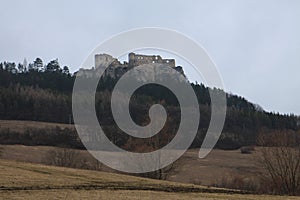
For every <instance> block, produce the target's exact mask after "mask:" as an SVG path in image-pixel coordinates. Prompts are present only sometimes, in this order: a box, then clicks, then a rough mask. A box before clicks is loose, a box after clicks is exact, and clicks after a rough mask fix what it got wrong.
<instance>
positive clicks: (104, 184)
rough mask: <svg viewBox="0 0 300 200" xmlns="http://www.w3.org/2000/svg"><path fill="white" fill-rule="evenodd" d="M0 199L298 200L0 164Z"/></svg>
mask: <svg viewBox="0 0 300 200" xmlns="http://www.w3.org/2000/svg"><path fill="white" fill-rule="evenodd" d="M0 176H1V179H0V198H1V199H25V200H26V199H84V198H87V199H211V200H213V199H233V200H234V199H247V200H252V199H253V200H254V199H271V200H272V199H274V200H275V199H300V198H297V197H280V196H266V195H249V194H239V193H240V192H239V191H235V190H227V189H218V188H210V187H204V186H197V185H192V184H182V183H174V182H168V181H158V180H152V179H145V178H139V177H133V176H126V175H119V174H114V173H107V172H99V171H92V170H79V169H71V168H63V167H54V166H45V165H39V164H30V163H23V162H16V161H7V160H3V159H2V160H0Z"/></svg>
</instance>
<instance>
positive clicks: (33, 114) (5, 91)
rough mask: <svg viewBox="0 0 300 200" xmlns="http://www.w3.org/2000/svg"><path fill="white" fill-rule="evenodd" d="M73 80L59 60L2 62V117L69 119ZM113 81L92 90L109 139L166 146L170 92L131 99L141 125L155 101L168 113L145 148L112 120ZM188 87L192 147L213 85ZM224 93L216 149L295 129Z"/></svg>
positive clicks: (173, 120) (172, 110) (145, 90)
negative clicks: (195, 118) (194, 124)
mask: <svg viewBox="0 0 300 200" xmlns="http://www.w3.org/2000/svg"><path fill="white" fill-rule="evenodd" d="M74 80H75V74H71V73H70V72H69V69H68V67H66V66H64V67H60V64H59V62H58V60H54V61H51V62H49V63H48V64H47V65H43V62H42V60H41V59H40V58H37V59H36V60H35V61H34V62H33V63H32V64H29V65H27V64H26V63H25V64H14V63H8V62H4V63H0V119H6V120H11V119H14V120H34V121H46V122H57V123H73V120H72V110H71V108H72V89H73V84H74ZM115 83H116V80H114V79H111V78H109V77H106V78H102V79H101V80H100V81H99V85H98V89H97V93H96V112H97V116H98V119H99V121H100V124H101V125H103V126H104V130H106V132H107V135H108V137H109V138H110V139H111V140H112V141H113V142H114V143H116V144H118V145H120V146H123V147H124V148H127V149H129V150H136V149H137V148H140V149H138V151H149V149H153V148H154V149H155V148H159V147H160V146H164V145H165V144H167V143H168V142H169V141H170V140H171V139H172V138H173V137H174V135H175V134H176V132H177V129H178V125H179V123H180V107H179V104H178V101H177V99H176V97H175V96H174V94H173V93H172V92H170V91H169V90H168V89H166V88H164V87H162V86H159V85H155V84H153V85H146V86H143V87H141V88H139V89H138V90H137V91H136V92H135V93H134V95H133V97H132V98H131V102H130V114H131V116H132V118H133V120H134V121H135V122H136V123H137V124H139V125H145V124H147V123H149V116H148V111H149V108H150V106H151V105H153V104H155V103H159V104H162V105H163V106H164V107H165V108H166V110H167V113H168V120H167V124H166V125H165V127H164V128H163V130H162V131H161V133H160V134H158V135H159V136H160V137H159V138H158V136H154V137H153V138H150V139H149V140H148V141H147V140H146V143H147V144H151V145H149V146H150V147H149V148H148V149H147V148H144V147H141V146H143V145H142V144H143V143H144V142H145V140H143V141H141V140H139V139H137V138H133V137H130V136H128V135H127V134H125V133H122V131H120V130H119V129H118V128H117V126H116V124H115V122H114V120H113V117H112V113H111V109H110V96H111V91H112V89H113V87H114V84H115ZM191 85H192V87H193V88H194V91H195V93H196V95H197V98H198V101H199V105H200V113H201V120H200V125H199V130H198V134H197V137H196V139H195V141H194V143H193V144H192V147H199V146H200V145H201V143H202V141H203V138H204V137H205V133H206V130H207V128H208V125H209V121H210V114H211V109H210V97H209V90H211V89H210V88H207V87H205V86H204V85H203V84H191ZM215 90H216V89H215ZM218 92H223V91H218ZM226 96H227V105H228V108H227V117H226V121H225V126H224V129H223V133H222V136H221V138H220V140H219V142H218V144H217V147H219V148H225V149H230V148H238V147H240V146H242V145H249V144H254V143H255V142H256V137H257V134H258V133H259V132H260V131H262V130H263V131H270V132H271V131H272V130H294V131H296V130H298V125H297V121H298V117H297V116H294V115H281V114H278V113H269V112H265V111H264V110H263V109H262V108H260V107H259V106H258V105H254V104H252V103H250V102H248V101H247V100H246V99H244V98H242V97H239V96H236V95H230V94H226ZM156 137H157V138H156ZM157 141H158V142H157ZM134 144H135V145H134ZM139 144H141V145H139ZM137 145H139V147H138V146H137Z"/></svg>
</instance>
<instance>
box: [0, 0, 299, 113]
mask: <svg viewBox="0 0 300 200" xmlns="http://www.w3.org/2000/svg"><path fill="white" fill-rule="evenodd" d="M80 2H81V3H79V2H77V1H62V0H51V1H47V2H46V1H33V0H26V1H22V0H20V1H15V0H7V1H1V3H0V25H1V29H0V45H1V48H0V61H1V62H2V61H14V62H23V59H24V58H25V57H26V58H27V60H28V62H32V61H33V60H34V59H35V58H36V57H41V58H42V59H43V61H44V62H45V63H47V62H49V61H50V60H52V59H55V58H58V59H59V62H60V63H61V65H68V66H70V67H71V70H72V71H75V70H77V69H78V68H79V66H80V64H81V63H82V62H83V60H84V59H85V58H86V56H87V55H88V54H89V53H90V51H91V50H92V49H93V48H94V47H95V46H96V45H98V44H99V43H101V42H102V41H103V40H105V39H107V38H109V37H110V36H112V35H115V34H117V33H119V32H122V31H126V30H129V29H132V28H139V27H145V26H146V27H163V28H169V29H174V30H177V31H179V32H181V33H183V34H185V35H187V36H189V37H191V38H193V39H194V40H196V41H197V42H198V43H200V44H201V45H202V46H203V47H204V48H205V49H206V50H207V52H208V54H209V55H210V56H211V58H212V59H213V60H214V62H215V63H216V65H217V67H218V69H219V71H220V73H221V75H222V77H223V81H224V85H225V89H226V91H229V92H232V93H234V94H238V95H241V96H244V97H245V98H247V99H248V100H249V101H251V102H253V103H257V104H259V105H261V106H262V107H263V108H264V109H265V110H267V111H276V112H277V111H278V112H280V113H295V114H300V106H299V104H298V103H299V102H300V92H299V90H300V78H299V76H300V1H298V0H282V1H274V0H272V1H271V0H270V1H261V0H248V1H244V0H236V1H221V0H218V1H214V0H207V1H198V0H195V1H191V0H186V1H175V0H169V1H167V0H164V1H162V0H157V1H155V0H151V1H137V0H136V1H132V0H131V1H130V0H128V1H124V0H119V1H112V0H110V1H100V0H95V1H91V0H87V1H80Z"/></svg>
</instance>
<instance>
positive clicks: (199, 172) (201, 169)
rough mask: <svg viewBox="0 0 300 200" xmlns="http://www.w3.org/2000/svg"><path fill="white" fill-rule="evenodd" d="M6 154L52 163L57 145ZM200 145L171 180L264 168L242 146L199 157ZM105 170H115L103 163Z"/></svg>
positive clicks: (198, 180) (16, 148) (6, 148)
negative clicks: (51, 154) (52, 155)
mask: <svg viewBox="0 0 300 200" xmlns="http://www.w3.org/2000/svg"><path fill="white" fill-rule="evenodd" d="M0 148H1V149H2V158H3V159H9V160H16V161H23V162H32V163H40V164H49V162H48V161H49V158H48V155H49V154H48V152H49V151H51V150H53V149H57V147H49V146H24V145H0ZM74 151H76V152H77V154H78V157H79V160H78V162H81V161H82V160H85V161H87V162H90V163H92V162H94V161H95V159H94V158H93V157H92V156H91V155H90V154H89V153H88V152H87V151H85V150H74ZM198 151H199V149H191V150H188V151H187V152H186V153H185V154H184V155H183V156H182V157H181V158H180V159H179V160H178V161H176V162H175V164H174V168H173V170H172V171H171V172H170V173H169V175H168V177H167V180H169V181H175V182H181V183H193V184H200V185H207V186H209V185H212V184H215V183H217V182H220V181H221V180H222V179H223V178H227V177H234V176H237V175H238V176H243V177H249V178H250V177H255V176H257V172H259V171H261V167H260V166H259V162H257V161H256V153H257V152H254V153H253V154H241V153H240V151H239V150H235V151H223V150H213V151H212V152H211V153H210V154H209V155H208V156H207V157H206V158H205V159H199V158H198ZM101 170H102V171H106V172H115V171H114V170H112V169H110V168H108V167H106V166H104V165H103V166H102V168H101Z"/></svg>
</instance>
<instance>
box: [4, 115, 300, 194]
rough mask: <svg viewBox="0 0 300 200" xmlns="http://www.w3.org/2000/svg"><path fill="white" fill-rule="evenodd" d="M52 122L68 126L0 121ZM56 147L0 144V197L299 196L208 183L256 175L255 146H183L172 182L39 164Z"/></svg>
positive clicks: (80, 156)
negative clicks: (247, 150)
mask: <svg viewBox="0 0 300 200" xmlns="http://www.w3.org/2000/svg"><path fill="white" fill-rule="evenodd" d="M56 126H59V127H69V128H70V127H73V126H72V125H66V124H53V123H44V122H30V121H25V122H24V121H3V120H0V127H2V128H10V129H11V130H14V131H18V132H21V131H23V130H24V129H26V128H45V127H56ZM57 149H58V148H57V147H49V146H24V145H0V157H1V159H2V160H0V168H1V169H0V170H1V171H0V177H1V182H0V199H83V198H90V199H155V198H157V199H300V198H296V197H280V196H263V195H246V194H240V193H243V192H241V191H237V190H227V189H216V188H212V187H208V186H211V185H213V184H216V183H219V182H220V181H222V180H223V179H224V178H232V177H236V176H240V177H243V178H254V179H255V178H256V177H257V176H259V172H260V171H261V170H262V168H261V166H260V164H259V162H258V161H257V154H258V153H259V149H258V150H257V151H255V152H254V153H253V154H241V153H240V151H239V150H235V151H223V150H213V151H212V152H211V153H210V154H209V155H208V156H207V157H206V158H205V159H199V158H198V151H199V149H191V150H188V151H187V152H186V153H185V154H184V155H183V156H182V157H181V158H180V159H179V160H178V161H176V162H175V164H174V167H173V169H172V170H171V172H169V174H168V176H167V180H168V181H172V182H167V181H158V180H151V179H144V178H138V177H133V176H125V175H120V174H116V173H107V172H116V171H115V170H112V169H110V168H108V167H106V166H104V165H102V166H101V167H100V168H97V169H98V170H101V171H92V170H79V169H71V168H60V167H54V166H45V165H39V164H49V151H53V150H57ZM74 151H75V152H76V156H77V159H76V162H78V163H81V162H83V161H84V162H85V163H94V162H95V159H94V158H93V157H92V156H91V155H90V154H89V153H88V152H87V151H84V150H74ZM30 163H31V164H30ZM33 163H38V164H33ZM175 182H177V183H175ZM228 193H232V194H228Z"/></svg>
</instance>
